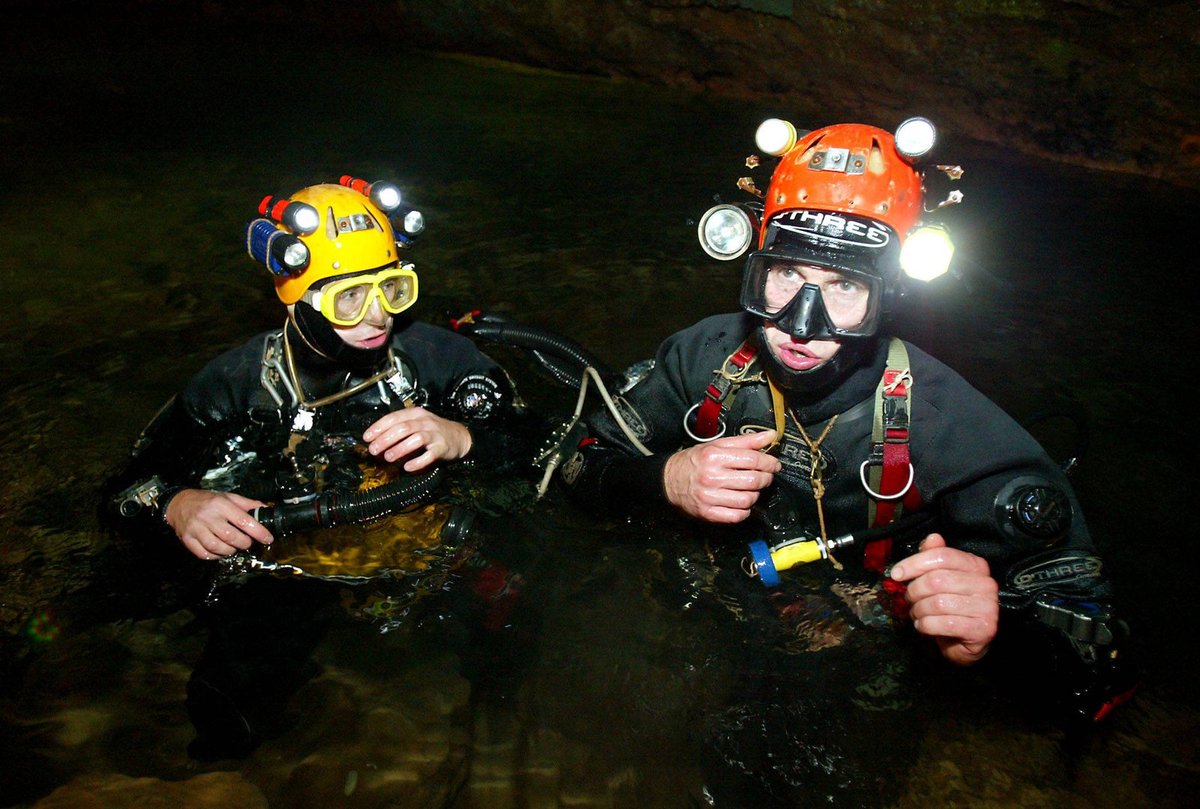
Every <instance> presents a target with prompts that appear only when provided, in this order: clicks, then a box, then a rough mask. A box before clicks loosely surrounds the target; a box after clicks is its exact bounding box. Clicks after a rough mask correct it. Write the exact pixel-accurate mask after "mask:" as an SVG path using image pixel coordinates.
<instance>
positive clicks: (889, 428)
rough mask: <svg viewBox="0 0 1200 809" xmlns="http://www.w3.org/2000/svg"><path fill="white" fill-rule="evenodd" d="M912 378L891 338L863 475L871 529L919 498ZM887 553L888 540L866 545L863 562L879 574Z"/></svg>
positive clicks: (901, 345) (909, 508)
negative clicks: (911, 448) (912, 449)
mask: <svg viewBox="0 0 1200 809" xmlns="http://www.w3.org/2000/svg"><path fill="white" fill-rule="evenodd" d="M912 384H913V378H912V374H911V373H910V372H909V361H908V351H907V350H906V349H905V348H904V343H903V342H901V341H900V340H898V339H896V338H894V337H893V338H892V340H891V342H890V343H889V344H888V355H887V366H886V368H885V369H884V372H883V378H882V379H880V380H879V387H878V388H876V391H875V424H874V426H873V427H872V430H871V457H870V458H869V459H868V460H867V461H866V463H865V464H864V469H869V471H866V473H865V474H864V475H863V481H864V484H865V485H866V486H867V493H868V494H869V495H870V499H869V501H868V504H867V517H868V521H869V522H870V524H871V527H873V528H878V527H881V526H885V525H888V524H889V523H891V522H893V521H894V520H895V519H897V518H898V517H900V516H901V515H902V514H903V513H904V512H905V511H906V510H907V511H912V510H915V509H917V508H920V506H921V496H920V494H919V493H918V492H917V490H916V488H915V487H914V486H913V485H912V484H913V468H912V463H911V461H910V459H909V453H908V441H909V424H910V407H911V403H912ZM891 554H892V540H891V538H890V537H885V538H883V539H879V540H876V541H874V542H871V543H868V545H867V547H866V549H865V551H864V553H863V563H864V565H865V566H866V567H867V568H868V569H870V570H875V571H879V572H883V570H884V568H886V567H887V565H888V563H889V561H890V559H891Z"/></svg>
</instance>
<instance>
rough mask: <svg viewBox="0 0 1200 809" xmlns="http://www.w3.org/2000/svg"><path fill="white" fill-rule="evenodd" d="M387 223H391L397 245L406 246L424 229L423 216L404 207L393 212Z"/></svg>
mask: <svg viewBox="0 0 1200 809" xmlns="http://www.w3.org/2000/svg"><path fill="white" fill-rule="evenodd" d="M388 221H389V222H391V223H392V230H394V231H395V232H396V241H397V243H399V244H402V245H406V246H407V245H409V244H411V243H412V240H413V239H415V238H416V237H417V236H418V235H419V234H420V233H421V231H423V230H424V229H425V215H424V214H423V213H421V212H420V211H418V210H417V209H416V208H410V207H408V206H405V205H401V206H399V207H398V208H397V209H396V210H395V211H393V212H392V214H391V215H390V216H389V217H388Z"/></svg>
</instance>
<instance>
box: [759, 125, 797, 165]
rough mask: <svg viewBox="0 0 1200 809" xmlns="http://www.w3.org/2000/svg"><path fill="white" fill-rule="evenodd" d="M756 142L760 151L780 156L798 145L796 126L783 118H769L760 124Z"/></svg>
mask: <svg viewBox="0 0 1200 809" xmlns="http://www.w3.org/2000/svg"><path fill="white" fill-rule="evenodd" d="M754 144H755V145H756V146H758V150H759V151H760V152H766V153H767V154H769V155H773V156H775V157H778V156H779V155H781V154H784V153H786V152H787V151H788V150H790V149H791V148H792V147H793V146H795V145H796V127H794V126H792V125H791V123H789V122H788V121H785V120H783V119H782V118H768V119H767V120H765V121H763V122H762V123H761V124H759V125H758V131H757V132H755V133H754Z"/></svg>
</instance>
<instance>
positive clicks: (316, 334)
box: [288, 301, 390, 373]
mask: <svg viewBox="0 0 1200 809" xmlns="http://www.w3.org/2000/svg"><path fill="white" fill-rule="evenodd" d="M288 321H289V322H290V323H291V325H292V326H293V327H295V332H296V334H298V335H299V336H300V339H301V340H303V342H304V345H305V346H307V347H308V349H309V350H310V351H312V352H313V353H314V354H316V355H317V356H318V357H322V358H324V359H326V360H329V361H330V362H332V363H334V364H335V365H339V366H342V367H344V368H347V369H349V370H351V371H355V372H358V373H366V372H369V371H372V370H373V369H375V368H376V367H377V366H378V365H379V363H381V362H383V361H384V360H385V359H386V358H387V355H388V346H389V345H390V341H387V342H385V343H384V344H383V345H382V346H380V347H379V348H355V347H354V346H352V345H350V344H349V343H347V342H346V341H345V340H343V339H342V338H341V337H340V336H339V335H338V333H337V329H335V328H334V327H333V324H332V323H330V322H329V321H328V320H326V319H325V316H324V315H322V314H321V313H320V312H318V311H317V310H316V309H313V308H312V307H311V306H309V305H308V304H307V303H305V302H303V301H300V302H298V303H296V304H295V305H294V306H292V307H291V310H290V311H289V313H288Z"/></svg>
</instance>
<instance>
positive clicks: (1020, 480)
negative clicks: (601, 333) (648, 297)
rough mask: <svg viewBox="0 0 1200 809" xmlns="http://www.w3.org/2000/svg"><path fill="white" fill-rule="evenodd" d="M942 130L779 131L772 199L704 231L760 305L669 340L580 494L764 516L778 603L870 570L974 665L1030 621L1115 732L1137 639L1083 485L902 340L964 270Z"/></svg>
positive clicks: (724, 208) (593, 454) (605, 440)
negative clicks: (932, 288)
mask: <svg viewBox="0 0 1200 809" xmlns="http://www.w3.org/2000/svg"><path fill="white" fill-rule="evenodd" d="M935 135H936V133H935V130H934V128H933V126H932V125H931V124H930V123H929V122H928V121H927V120H925V119H923V118H914V119H910V120H908V121H906V122H904V124H902V125H901V127H900V128H898V129H897V131H896V132H895V133H891V132H887V131H884V130H882V129H878V128H875V127H870V126H864V125H859V124H840V125H834V126H828V127H825V128H822V129H817V130H815V131H812V132H797V130H796V129H795V128H794V127H793V126H792V125H791V124H789V123H787V122H786V121H782V120H779V119H771V120H769V121H766V122H764V124H763V125H762V126H761V127H760V128H759V131H758V136H757V139H756V140H757V144H758V147H759V150H760V151H761V152H765V153H766V154H768V155H772V156H775V157H778V158H779V160H778V164H777V165H776V166H775V168H774V171H773V174H772V176H771V180H770V183H769V185H768V187H767V189H766V191H765V193H764V192H760V191H759V190H758V189H757V188H756V187H755V185H754V183H753V181H752V180H751V179H750V178H743V179H742V180H740V181H739V183H738V185H739V187H740V188H742V189H743V190H744V191H747V192H749V193H750V194H752V195H753V196H752V198H751V199H750V200H749V201H747V202H745V203H738V204H719V205H717V206H715V207H714V208H712V209H710V210H709V211H708V212H707V213H706V214H705V215H704V217H703V218H702V219H701V221H700V222H699V228H698V231H699V237H700V242H701V245H702V246H703V247H704V249H705V251H706V252H707V253H708V254H709V255H710V256H713V257H715V258H718V259H722V260H735V259H739V258H741V257H742V256H743V255H746V253H747V252H748V251H750V252H749V255H748V257H747V258H746V259H745V268H744V271H743V283H742V290H741V310H742V311H740V312H738V313H736V314H725V315H717V316H713V317H709V318H707V319H705V320H702V321H700V322H699V323H697V324H695V325H693V326H692V327H690V328H687V329H684V330H683V331H681V332H678V333H677V334H674V335H673V336H671V337H669V338H667V340H666V341H665V342H664V343H663V344H662V345H661V347H660V348H659V350H658V353H657V357H656V359H655V363H654V368H653V371H652V372H651V373H650V374H649V375H648V376H647V377H645V378H644V379H643V380H642V381H641V382H640V383H639V384H637V385H636V386H634V387H633V388H632V389H630V390H628V391H627V392H626V393H624V394H623V395H622V396H621V397H619V398H617V399H616V401H615V402H614V406H613V407H611V408H609V410H608V411H600V412H598V413H596V414H595V415H594V416H592V417H591V418H590V419H589V420H588V434H587V436H586V437H585V438H584V439H583V440H582V442H580V444H579V447H578V449H577V451H576V452H575V454H574V456H573V457H572V458H571V459H570V460H569V461H568V462H566V463H565V464H564V465H563V467H562V478H563V480H564V481H565V483H566V485H567V487H568V489H570V490H572V491H573V492H575V493H577V494H579V495H581V499H582V500H584V501H586V502H589V503H600V504H603V506H604V507H605V508H607V509H615V510H619V511H624V512H629V511H632V510H646V509H653V508H655V507H658V506H671V507H673V508H674V509H675V510H677V511H678V512H681V513H683V514H684V515H687V516H690V517H693V518H697V519H700V520H703V521H706V522H711V523H743V522H747V521H749V523H751V524H754V525H755V526H756V527H755V529H754V530H755V531H756V532H757V536H758V541H756V542H754V543H752V544H751V549H750V554H749V559H748V560H747V564H746V568H747V570H748V572H750V573H751V574H752V575H754V576H756V577H758V578H760V579H761V580H762V582H763V583H764V584H767V585H768V586H775V585H778V584H779V583H780V581H781V577H780V573H781V572H783V571H784V570H785V569H786V568H787V567H791V566H794V565H796V564H801V563H808V562H821V563H825V564H828V565H830V566H831V567H836V569H837V572H836V573H834V574H832V575H835V576H840V575H852V574H854V575H859V576H867V577H868V578H869V577H870V576H871V575H872V574H873V575H874V576H875V577H876V579H875V580H876V581H878V582H880V584H881V586H880V588H879V597H880V600H881V601H882V602H883V603H885V604H886V605H887V606H888V607H889V609H890V611H891V613H892V614H893V615H894V616H896V617H897V618H898V619H900V620H910V621H911V625H912V627H913V628H915V630H916V631H917V632H918V633H920V634H921V635H925V636H928V637H930V638H932V639H933V640H934V641H936V645H937V648H938V649H939V650H940V652H941V654H942V655H943V656H944V657H945V658H946V659H947V660H949V661H951V662H953V663H956V664H959V665H968V664H972V663H975V662H977V661H979V660H980V659H981V658H982V657H983V656H984V655H985V653H986V652H987V651H988V649H989V648H990V647H991V645H992V643H993V640H994V639H996V637H997V630H998V628H999V627H1000V625H1001V615H1002V613H1004V615H1005V618H1006V619H1007V617H1008V616H1009V615H1010V614H1011V615H1013V616H1017V615H1019V616H1021V618H1022V619H1028V620H1024V621H1018V622H1017V623H1023V624H1024V625H1032V626H1036V627H1037V628H1038V632H1041V631H1042V630H1044V631H1045V632H1046V633H1048V634H1049V635H1051V636H1053V637H1054V639H1055V642H1056V643H1059V645H1061V646H1065V647H1069V648H1070V649H1072V650H1073V652H1072V655H1071V656H1072V658H1073V660H1074V662H1073V663H1072V665H1075V663H1077V664H1078V668H1079V669H1080V671H1079V672H1077V674H1078V677H1076V680H1075V682H1073V683H1072V684H1071V685H1070V688H1071V689H1072V690H1073V691H1074V692H1075V693H1074V697H1075V707H1074V708H1072V710H1076V711H1077V712H1078V713H1079V715H1080V716H1082V717H1084V718H1087V719H1092V718H1099V717H1102V716H1103V715H1104V714H1105V713H1107V711H1108V710H1109V709H1110V708H1111V707H1112V705H1113V704H1116V703H1117V702H1119V701H1121V700H1123V699H1124V698H1126V697H1127V696H1128V693H1130V692H1129V690H1128V688H1129V683H1128V680H1127V679H1125V678H1124V675H1123V674H1122V675H1118V674H1117V673H1116V668H1117V663H1118V657H1119V656H1120V655H1119V652H1118V650H1119V648H1120V640H1121V637H1122V634H1123V632H1124V625H1123V624H1122V622H1120V621H1119V620H1118V619H1117V618H1116V617H1115V613H1114V610H1113V607H1112V598H1111V588H1110V584H1109V581H1108V579H1107V577H1106V576H1105V575H1104V574H1103V572H1102V571H1103V566H1102V563H1101V561H1100V559H1099V558H1098V557H1097V556H1096V555H1095V551H1094V549H1093V546H1092V542H1091V539H1090V537H1089V534H1088V531H1087V527H1086V525H1085V523H1084V520H1083V518H1082V516H1081V514H1080V510H1079V505H1078V502H1077V501H1076V498H1075V495H1074V493H1073V492H1072V490H1071V487H1070V485H1069V484H1068V483H1067V481H1066V479H1065V476H1064V473H1063V471H1062V470H1061V469H1060V468H1059V467H1058V465H1056V464H1055V463H1054V462H1053V461H1052V460H1051V459H1050V458H1049V457H1048V456H1047V454H1046V453H1045V451H1044V450H1043V449H1042V447H1041V446H1039V444H1038V443H1037V442H1036V441H1035V440H1034V439H1033V438H1032V437H1031V436H1030V435H1029V434H1028V433H1027V432H1026V431H1025V430H1024V429H1022V428H1021V427H1020V426H1018V425H1017V424H1016V423H1015V422H1014V421H1013V420H1012V419H1011V418H1010V417H1009V416H1008V415H1006V414H1005V413H1004V412H1003V411H1002V410H1001V409H1000V408H999V407H997V406H996V405H995V404H994V403H992V402H991V401H990V400H988V399H987V398H986V397H985V396H983V395H982V394H981V393H979V392H978V391H976V390H975V389H974V388H972V387H971V386H970V385H969V384H968V383H967V382H965V381H964V380H963V379H962V378H961V377H959V376H958V375H957V374H956V373H954V372H953V371H952V370H950V369H949V368H947V367H946V366H945V365H943V364H942V363H940V362H938V361H937V360H936V359H934V358H933V357H931V356H929V355H928V354H926V353H925V352H923V351H921V350H920V349H919V348H917V347H916V346H914V345H912V344H911V343H907V342H904V341H902V340H899V339H896V338H892V337H889V336H887V333H886V325H887V318H888V315H889V314H890V313H891V312H892V311H893V310H894V309H895V307H896V304H897V302H898V301H899V300H900V298H901V297H902V295H903V294H904V292H905V285H906V284H908V283H910V282H911V281H912V280H914V279H922V280H927V279H929V278H932V277H935V276H937V275H939V274H941V273H944V272H946V271H947V270H948V268H949V266H950V262H951V259H952V256H953V245H952V243H951V242H950V240H949V234H948V231H947V229H946V228H945V227H944V225H942V224H941V223H939V222H936V221H932V219H933V217H932V216H931V214H934V213H935V212H936V211H937V210H938V209H940V208H942V207H945V206H947V205H950V204H953V203H955V202H958V201H959V200H960V199H961V194H959V193H958V192H956V191H955V192H952V193H950V194H949V195H948V196H947V197H946V198H945V200H944V201H942V202H941V203H940V204H937V205H929V204H927V201H926V185H927V183H926V181H927V179H930V178H931V176H932V173H933V172H935V171H939V172H941V173H944V174H945V175H947V177H948V178H949V181H951V182H952V181H954V180H957V179H958V178H959V176H960V175H961V169H958V168H957V167H953V166H933V165H932V164H930V163H929V161H928V155H929V154H930V152H931V150H932V147H933V142H934V139H935ZM759 160H760V158H758V157H757V156H752V157H751V158H748V160H747V164H748V165H750V166H755V165H757V164H758V162H759ZM755 248H756V249H755ZM714 369H715V370H714ZM751 517H754V518H755V519H754V520H751V519H750V518H751ZM843 566H845V568H847V569H846V571H845V573H844V574H843V573H842V571H843ZM1002 607H1003V609H1002ZM1007 623H1008V622H1007V620H1006V621H1005V624H1006V625H1007ZM1121 662H1123V661H1121Z"/></svg>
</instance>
